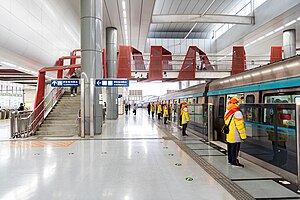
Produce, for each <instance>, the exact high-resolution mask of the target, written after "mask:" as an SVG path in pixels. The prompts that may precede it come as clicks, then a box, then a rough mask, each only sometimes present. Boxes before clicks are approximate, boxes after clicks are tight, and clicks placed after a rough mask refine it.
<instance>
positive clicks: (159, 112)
mask: <svg viewBox="0 0 300 200" xmlns="http://www.w3.org/2000/svg"><path fill="white" fill-rule="evenodd" d="M161 112H162V109H161V104H160V102H158V103H157V118H158V120H160V116H161Z"/></svg>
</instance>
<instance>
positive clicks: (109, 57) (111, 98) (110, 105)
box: [106, 27, 118, 119]
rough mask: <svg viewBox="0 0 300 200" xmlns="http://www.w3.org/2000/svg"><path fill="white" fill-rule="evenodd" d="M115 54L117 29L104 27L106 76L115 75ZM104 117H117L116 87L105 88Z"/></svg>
mask: <svg viewBox="0 0 300 200" xmlns="http://www.w3.org/2000/svg"><path fill="white" fill-rule="evenodd" d="M117 56H118V41H117V29H116V28H115V27H107V28H106V66H107V78H116V77H117V69H118V66H117V59H118V58H117ZM106 92H107V93H106V94H107V103H106V118H107V119H117V118H118V88H116V87H114V88H113V87H108V88H107V89H106Z"/></svg>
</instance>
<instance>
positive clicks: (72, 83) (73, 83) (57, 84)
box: [51, 79, 80, 87]
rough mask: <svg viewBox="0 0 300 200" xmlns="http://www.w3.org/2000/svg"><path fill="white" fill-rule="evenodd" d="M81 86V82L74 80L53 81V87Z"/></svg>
mask: <svg viewBox="0 0 300 200" xmlns="http://www.w3.org/2000/svg"><path fill="white" fill-rule="evenodd" d="M79 85H80V83H79V80H72V79H58V80H51V87H78V86H79Z"/></svg>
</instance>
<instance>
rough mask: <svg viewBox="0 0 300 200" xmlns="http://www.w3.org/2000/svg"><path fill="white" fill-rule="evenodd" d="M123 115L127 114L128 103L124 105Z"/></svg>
mask: <svg viewBox="0 0 300 200" xmlns="http://www.w3.org/2000/svg"><path fill="white" fill-rule="evenodd" d="M125 113H126V115H127V114H128V103H126V104H125Z"/></svg>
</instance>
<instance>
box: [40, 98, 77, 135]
mask: <svg viewBox="0 0 300 200" xmlns="http://www.w3.org/2000/svg"><path fill="white" fill-rule="evenodd" d="M70 95H71V94H70V92H65V93H64V95H63V96H62V97H61V99H60V100H59V101H58V102H57V104H56V105H55V107H54V108H53V109H52V111H51V112H50V113H49V115H48V116H47V118H46V119H45V120H44V122H43V124H42V125H41V126H40V127H39V129H38V131H37V132H36V135H38V136H55V137H71V136H75V135H78V134H79V121H77V117H78V111H79V109H80V94H78V95H77V96H74V97H71V96H70Z"/></svg>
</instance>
